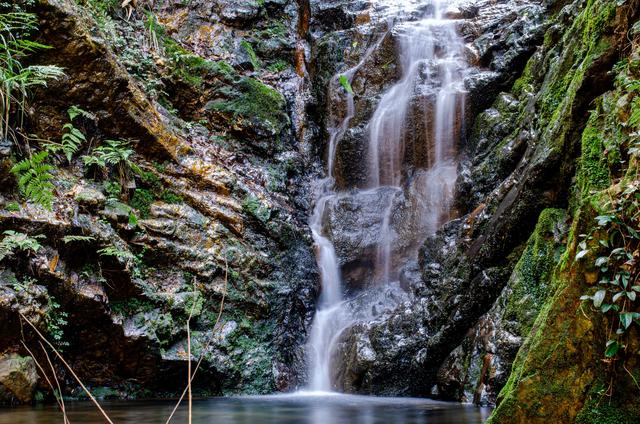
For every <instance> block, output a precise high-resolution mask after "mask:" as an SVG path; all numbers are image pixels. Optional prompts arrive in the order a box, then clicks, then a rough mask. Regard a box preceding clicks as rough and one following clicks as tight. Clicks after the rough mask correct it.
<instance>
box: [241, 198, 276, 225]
mask: <svg viewBox="0 0 640 424" xmlns="http://www.w3.org/2000/svg"><path fill="white" fill-rule="evenodd" d="M242 209H244V210H245V212H247V213H248V214H249V215H251V216H253V217H254V218H256V219H257V220H258V221H261V222H263V223H266V222H267V221H269V219H270V218H271V210H270V209H269V208H268V207H267V206H265V205H263V204H262V203H261V202H260V200H259V199H258V198H257V197H255V196H253V195H250V196H247V197H246V198H245V199H244V202H243V203H242Z"/></svg>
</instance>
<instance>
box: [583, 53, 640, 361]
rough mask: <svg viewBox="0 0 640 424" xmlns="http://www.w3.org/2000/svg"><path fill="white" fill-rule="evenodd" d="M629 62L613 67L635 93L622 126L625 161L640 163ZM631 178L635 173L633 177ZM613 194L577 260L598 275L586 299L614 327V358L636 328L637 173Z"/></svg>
mask: <svg viewBox="0 0 640 424" xmlns="http://www.w3.org/2000/svg"><path fill="white" fill-rule="evenodd" d="M629 66H631V63H629V61H622V62H620V63H618V64H617V65H616V66H615V69H616V71H618V72H620V74H619V75H618V77H617V78H616V84H617V86H618V89H620V90H622V92H627V93H628V95H635V97H633V98H632V99H631V102H630V105H629V118H628V119H627V122H626V126H627V127H629V129H630V130H631V131H635V132H632V133H630V134H629V137H628V140H629V141H628V143H627V156H628V157H629V162H631V163H635V164H636V165H635V166H637V163H638V161H640V139H639V137H638V131H640V81H638V80H635V79H633V78H632V77H630V76H629V73H628V72H626V70H627V69H628V68H629ZM634 174H635V175H634ZM615 190H616V191H615V192H614V193H613V194H609V193H608V194H607V198H606V199H605V200H604V204H603V206H602V210H603V211H604V212H603V213H601V214H600V215H599V216H597V217H596V218H595V221H596V222H595V224H596V225H595V226H594V229H593V230H592V231H591V232H590V233H589V234H582V235H581V236H580V237H581V238H582V240H581V241H580V243H579V245H578V247H579V250H578V252H577V253H576V257H575V259H576V260H585V261H586V260H589V261H590V262H592V266H593V267H594V268H595V269H597V270H598V271H599V276H600V280H599V281H598V286H599V287H598V289H597V290H596V291H595V293H593V294H588V295H584V296H582V297H581V299H582V300H589V301H591V303H592V305H593V307H594V308H596V309H597V310H599V311H600V312H601V313H603V314H605V315H607V316H608V317H609V318H610V319H611V321H612V325H613V330H611V332H610V334H609V340H608V341H607V344H606V347H605V352H604V356H605V357H606V358H614V357H616V356H618V355H619V354H620V353H621V352H623V351H625V350H626V346H627V342H626V340H627V337H628V332H629V330H630V328H631V326H632V325H633V324H634V323H635V324H640V268H639V267H638V260H640V225H639V222H640V180H639V179H638V176H637V172H633V170H632V172H631V175H630V176H628V177H626V178H622V179H621V180H620V182H619V183H618V184H617V187H616V189H615Z"/></svg>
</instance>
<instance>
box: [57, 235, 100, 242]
mask: <svg viewBox="0 0 640 424" xmlns="http://www.w3.org/2000/svg"><path fill="white" fill-rule="evenodd" d="M95 239H96V238H95V237H91V236H64V237H62V241H63V242H65V243H71V242H74V241H94V240H95Z"/></svg>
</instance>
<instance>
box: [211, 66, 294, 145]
mask: <svg viewBox="0 0 640 424" xmlns="http://www.w3.org/2000/svg"><path fill="white" fill-rule="evenodd" d="M220 91H221V93H222V94H224V95H226V97H228V98H229V100H219V101H214V102H212V103H210V104H209V105H207V108H208V109H210V110H217V111H220V112H226V113H231V114H232V115H233V116H235V117H242V118H245V119H252V118H258V119H259V120H261V121H263V122H265V123H266V124H267V125H268V126H269V127H270V129H272V130H273V131H275V132H280V131H281V130H282V128H283V127H284V125H285V124H286V123H287V122H288V116H287V114H286V112H285V107H286V102H285V99H284V97H283V96H282V94H280V93H279V92H277V91H276V90H274V89H273V88H271V87H269V86H267V85H265V84H263V83H261V82H260V81H258V80H256V79H254V78H242V79H241V80H240V81H239V83H238V84H237V86H234V87H226V88H224V89H222V90H220Z"/></svg>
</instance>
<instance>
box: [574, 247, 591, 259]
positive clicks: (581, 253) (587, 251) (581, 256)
mask: <svg viewBox="0 0 640 424" xmlns="http://www.w3.org/2000/svg"><path fill="white" fill-rule="evenodd" d="M587 253H589V249H584V250H581V251H579V252H578V253H577V254H576V260H580V259H582V258H584V257H585V256H587Z"/></svg>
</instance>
